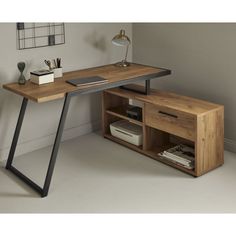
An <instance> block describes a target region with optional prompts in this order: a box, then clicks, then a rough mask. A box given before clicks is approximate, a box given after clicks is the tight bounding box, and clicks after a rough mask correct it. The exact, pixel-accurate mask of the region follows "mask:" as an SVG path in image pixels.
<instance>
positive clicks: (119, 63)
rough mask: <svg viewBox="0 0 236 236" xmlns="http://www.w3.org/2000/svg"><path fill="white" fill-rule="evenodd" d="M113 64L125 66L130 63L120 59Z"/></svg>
mask: <svg viewBox="0 0 236 236" xmlns="http://www.w3.org/2000/svg"><path fill="white" fill-rule="evenodd" d="M115 66H118V67H127V66H130V63H129V62H127V61H125V60H122V61H120V62H117V63H116V64H115Z"/></svg>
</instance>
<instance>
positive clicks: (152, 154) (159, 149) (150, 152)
mask: <svg viewBox="0 0 236 236" xmlns="http://www.w3.org/2000/svg"><path fill="white" fill-rule="evenodd" d="M104 137H105V138H107V139H109V140H112V141H114V142H116V143H119V144H121V145H123V146H126V147H128V148H130V149H132V150H134V151H137V152H139V153H141V154H144V155H146V156H148V157H150V158H152V159H154V160H157V161H160V162H162V163H164V164H166V165H169V166H172V167H174V168H176V169H178V170H181V171H183V172H185V173H188V174H190V175H193V176H196V173H195V171H194V170H189V169H187V168H184V167H182V166H179V165H176V164H174V163H172V162H171V161H168V160H164V159H162V158H160V157H159V156H158V153H159V152H162V151H164V150H166V149H168V148H170V147H172V146H175V144H169V145H166V146H163V147H155V148H152V150H143V147H142V146H139V147H138V146H135V145H133V144H130V143H127V142H125V141H123V140H121V139H118V138H116V137H114V136H112V135H111V134H104Z"/></svg>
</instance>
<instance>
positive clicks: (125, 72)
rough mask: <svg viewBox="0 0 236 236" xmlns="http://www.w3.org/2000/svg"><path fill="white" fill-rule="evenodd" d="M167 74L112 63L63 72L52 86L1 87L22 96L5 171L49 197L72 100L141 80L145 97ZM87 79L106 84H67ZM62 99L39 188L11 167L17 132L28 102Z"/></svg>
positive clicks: (142, 67) (16, 84) (150, 68)
mask: <svg viewBox="0 0 236 236" xmlns="http://www.w3.org/2000/svg"><path fill="white" fill-rule="evenodd" d="M170 73H171V71H170V70H168V69H163V68H156V67H151V66H146V65H140V64H135V63H132V64H131V65H130V66H128V67H117V66H115V65H113V64H111V65H105V66H100V67H94V68H88V69H83V70H78V71H72V72H66V73H64V75H63V77H61V78H57V79H55V82H54V83H50V84H44V85H40V86H39V85H36V84H33V83H31V82H30V81H27V83H26V84H25V85H19V84H18V83H10V84H5V85H3V88H5V89H7V90H9V91H11V92H13V93H15V94H18V95H20V96H22V97H23V101H22V105H21V109H20V114H19V117H18V121H17V124H16V129H15V133H14V136H13V140H12V144H11V148H10V152H9V156H8V160H7V164H6V169H8V170H9V171H11V172H12V173H14V174H15V175H16V176H18V177H19V178H20V179H21V180H23V181H24V182H25V183H26V184H28V185H29V186H30V187H31V188H33V189H34V190H35V191H37V192H38V193H39V194H40V195H41V196H42V197H46V196H47V195H48V191H49V187H50V183H51V179H52V175H53V170H54V166H55V163H56V159H57V154H58V149H59V146H60V142H61V137H62V133H63V129H64V124H65V121H66V116H67V112H68V108H69V104H70V99H71V97H73V96H78V95H80V94H88V93H93V92H98V91H103V90H105V89H109V88H115V87H120V86H125V85H128V84H131V83H135V82H141V81H145V85H146V90H145V93H146V94H148V93H149V89H150V80H151V79H155V78H157V77H161V76H165V75H169V74H170ZM90 76H101V77H103V78H105V79H107V80H108V82H107V83H105V84H102V85H90V86H87V87H83V88H79V87H76V86H73V85H70V84H69V83H67V82H66V81H67V80H69V79H76V78H84V77H90ZM126 89H127V88H126ZM62 98H64V105H63V108H62V112H61V118H60V121H59V124H58V128H57V133H56V137H55V141H54V145H53V149H52V153H51V158H50V161H49V165H48V170H47V174H46V178H45V181H44V186H43V187H40V186H39V185H38V184H36V183H35V182H33V181H32V180H31V179H30V178H28V177H27V176H26V175H24V174H23V173H22V172H20V171H19V170H18V169H16V168H15V167H14V166H13V165H12V162H13V159H14V155H15V150H16V146H17V142H18V138H19V135H20V130H21V126H22V122H23V119H24V115H25V111H26V107H27V103H28V100H31V101H34V102H36V103H43V102H48V101H52V100H56V99H62Z"/></svg>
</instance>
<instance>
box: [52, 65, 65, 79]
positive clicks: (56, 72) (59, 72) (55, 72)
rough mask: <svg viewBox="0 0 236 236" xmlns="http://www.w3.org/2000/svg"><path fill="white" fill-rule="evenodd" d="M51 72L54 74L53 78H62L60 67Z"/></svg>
mask: <svg viewBox="0 0 236 236" xmlns="http://www.w3.org/2000/svg"><path fill="white" fill-rule="evenodd" d="M52 71H53V73H54V78H59V77H62V76H63V73H62V68H61V67H60V68H54V69H53V70H52Z"/></svg>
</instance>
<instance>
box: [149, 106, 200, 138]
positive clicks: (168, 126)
mask: <svg viewBox="0 0 236 236" xmlns="http://www.w3.org/2000/svg"><path fill="white" fill-rule="evenodd" d="M145 123H146V125H148V126H150V127H153V128H156V129H159V130H162V131H165V132H168V133H171V134H174V135H177V136H180V137H182V138H185V139H188V140H191V141H195V132H196V128H195V127H196V118H195V116H194V115H191V114H187V113H184V112H180V111H177V110H173V109H170V108H166V107H161V106H157V105H152V104H148V103H146V104H145Z"/></svg>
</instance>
